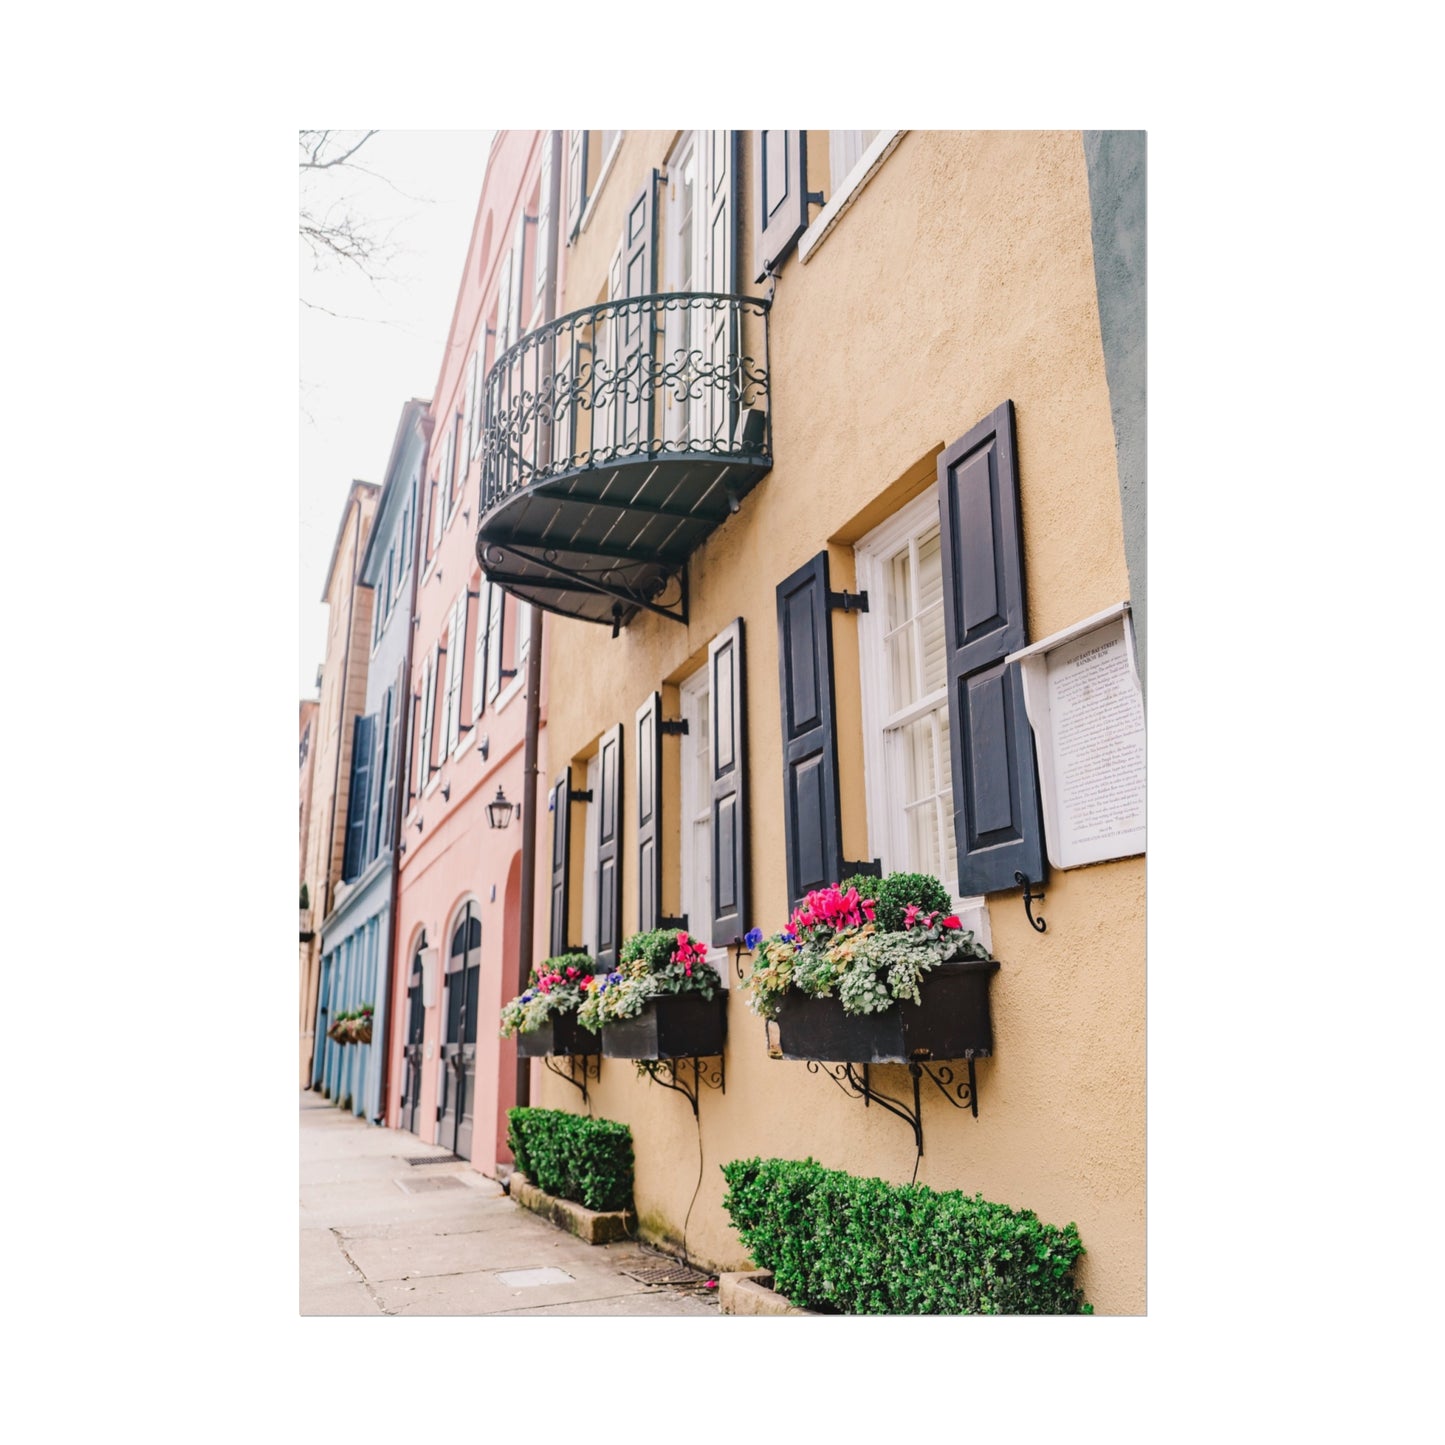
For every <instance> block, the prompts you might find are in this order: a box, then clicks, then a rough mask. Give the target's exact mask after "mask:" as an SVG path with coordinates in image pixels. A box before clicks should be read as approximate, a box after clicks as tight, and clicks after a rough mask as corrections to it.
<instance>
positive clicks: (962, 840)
mask: <svg viewBox="0 0 1445 1445" xmlns="http://www.w3.org/2000/svg"><path fill="white" fill-rule="evenodd" d="M938 505H939V518H940V522H941V525H942V543H943V618H944V629H945V635H946V637H947V642H948V681H949V694H948V705H949V712H950V717H949V722H950V731H951V733H952V738H953V742H952V753H953V757H952V764H953V808H954V827H955V830H956V832H957V837H958V891H959V894H960V896H962V897H967V896H969V895H970V894H979V893H995V892H999V891H1001V890H1003V889H1009V888H1015V887H1017V886H1018V885H1017V884H1016V882H1015V881H1014V873H1015V872H1016V871H1017V872H1020V873H1022V874H1024V876H1025V877H1027V878H1029V879H1031V880H1033V881H1036V882H1037V881H1040V880H1042V879H1043V877H1044V868H1045V864H1044V848H1043V825H1042V815H1041V812H1040V806H1039V791H1038V781H1037V775H1036V773H1035V767H1034V750H1033V739H1032V737H1031V735H1030V731H1029V724H1028V718H1027V717H1026V715H1025V713H1024V697H1023V678H1022V675H1021V674H1020V672H1019V669H1018V667H1017V666H1014V667H1010V668H1005V666H1004V662H1003V659H1004V658H1005V656H1007V655H1008V654H1009V653H1010V652H1016V651H1018V649H1019V648H1021V647H1024V646H1025V645H1026V644H1027V642H1028V617H1027V613H1026V610H1025V598H1024V559H1023V529H1022V526H1021V524H1020V514H1019V485H1018V448H1017V445H1016V443H1015V435H1014V411H1013V402H1011V401H1006V402H1004V404H1003V405H1002V406H1000V407H998V408H997V409H996V410H995V411H993V412H992V413H991V414H990V415H989V416H987V417H985V418H984V420H983V421H981V422H980V423H979V424H978V425H977V426H976V427H974V428H973V430H972V431H970V432H968V433H967V434H966V435H964V436H962V437H960V438H959V439H958V440H957V441H956V442H954V443H953V445H952V446H950V447H948V448H947V449H946V450H945V451H944V453H943V454H942V456H940V457H939V459H938Z"/></svg>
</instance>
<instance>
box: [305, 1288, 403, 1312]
mask: <svg viewBox="0 0 1445 1445" xmlns="http://www.w3.org/2000/svg"><path fill="white" fill-rule="evenodd" d="M301 1313H302V1314H303V1315H306V1316H312V1315H380V1314H384V1313H385V1311H384V1310H383V1309H382V1307H381V1305H380V1304H378V1303H377V1300H376V1297H375V1296H374V1295H373V1294H372V1292H371V1291H370V1290H369V1289H368V1288H367V1287H366V1284H365V1282H364V1281H360V1280H358V1281H357V1282H356V1283H355V1284H331V1285H323V1286H319V1287H317V1286H307V1285H305V1284H303V1285H302V1289H301Z"/></svg>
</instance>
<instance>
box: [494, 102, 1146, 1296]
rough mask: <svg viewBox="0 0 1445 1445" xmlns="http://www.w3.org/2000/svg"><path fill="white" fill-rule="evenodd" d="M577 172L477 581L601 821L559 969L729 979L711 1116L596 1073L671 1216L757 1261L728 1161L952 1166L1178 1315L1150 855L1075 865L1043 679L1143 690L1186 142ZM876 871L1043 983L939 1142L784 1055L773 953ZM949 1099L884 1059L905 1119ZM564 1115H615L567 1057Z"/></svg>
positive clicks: (705, 1093) (638, 140)
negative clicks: (495, 597)
mask: <svg viewBox="0 0 1445 1445" xmlns="http://www.w3.org/2000/svg"><path fill="white" fill-rule="evenodd" d="M560 149H561V153H562V157H563V175H562V194H563V197H564V202H565V203H564V205H563V207H562V210H563V212H564V225H563V230H562V234H561V241H562V243H563V244H562V246H561V255H560V258H559V271H560V275H561V281H562V285H563V304H562V305H561V307H560V311H561V312H562V313H565V314H564V316H563V318H562V320H561V321H559V322H558V323H556V324H554V325H552V326H549V327H543V328H541V329H540V330H539V331H538V332H536V333H534V334H533V336H532V338H531V343H530V344H529V343H528V339H527V338H525V337H524V338H523V343H522V345H521V346H520V347H519V348H515V349H514V351H513V352H511V353H508V355H507V356H506V357H503V358H502V360H501V361H500V362H499V364H498V366H497V367H496V368H494V369H493V371H492V373H491V374H490V376H489V382H488V386H489V391H488V395H489V406H490V407H491V410H490V411H489V417H490V419H491V422H492V426H491V429H490V430H489V432H488V435H487V441H486V446H487V448H488V455H489V457H490V458H491V461H492V466H491V470H490V471H485V470H484V479H483V496H482V511H481V513H480V516H479V521H480V531H479V538H478V555H479V556H480V557H481V559H482V562H483V567H484V569H485V570H486V571H487V573H488V575H489V576H490V577H491V578H492V579H493V580H494V581H497V582H498V583H499V585H501V586H503V587H505V588H506V589H507V590H509V591H511V592H512V593H513V594H514V595H517V596H522V597H526V598H527V599H528V600H530V601H532V602H534V603H536V604H537V605H539V606H542V607H543V608H545V609H547V610H548V611H550V612H552V613H553V614H554V615H553V616H552V618H551V619H550V621H549V655H548V667H549V677H550V707H549V714H548V739H549V746H548V752H549V756H550V758H551V774H552V776H551V783H552V785H553V794H552V802H551V812H552V817H551V819H550V820H549V819H546V818H544V819H543V820H542V826H543V827H544V829H547V830H548V833H549V835H550V836H553V837H557V836H558V834H557V833H556V832H555V831H554V830H555V829H556V827H557V824H558V822H559V814H560V815H561V818H560V821H562V822H565V823H566V824H567V826H568V829H569V831H567V832H564V833H562V834H561V835H560V842H561V843H562V844H563V845H565V846H563V847H562V849H561V852H560V853H559V854H558V855H557V856H556V857H555V858H554V868H553V877H552V885H553V887H552V897H551V920H552V926H551V929H550V939H549V936H548V935H549V930H548V929H547V928H539V935H540V937H539V942H538V946H537V949H536V953H537V956H538V958H540V957H543V956H545V955H546V954H547V953H548V952H550V951H556V948H557V946H558V945H559V944H572V943H577V944H582V945H583V946H585V947H586V948H587V949H588V950H589V951H590V952H593V953H594V954H599V955H602V956H610V955H609V954H608V950H609V949H615V948H616V946H617V944H618V942H619V941H620V940H621V939H625V938H626V937H627V936H628V935H630V934H631V933H633V932H635V931H637V930H638V928H639V926H641V925H643V924H646V925H647V926H655V925H657V924H658V923H660V922H662V921H665V920H668V919H680V918H682V917H686V918H687V919H688V926H689V928H690V930H691V931H692V932H693V933H694V934H695V935H697V936H700V937H703V938H706V939H710V940H711V942H712V943H713V945H714V957H715V959H716V961H717V966H718V968H719V970H720V971H721V972H722V974H723V976H724V978H725V980H726V981H727V983H728V985H729V990H730V995H729V1002H728V1010H727V1028H728V1034H727V1044H726V1048H725V1052H724V1054H723V1056H722V1057H721V1059H714V1060H712V1061H704V1062H703V1067H702V1072H703V1075H704V1078H703V1080H702V1081H701V1086H700V1087H696V1095H697V1110H696V1117H694V1111H693V1109H692V1108H691V1107H689V1102H688V1100H687V1098H685V1097H684V1096H682V1095H681V1094H679V1093H678V1092H675V1091H673V1090H669V1089H667V1088H663V1087H659V1086H658V1084H657V1083H656V1082H654V1081H653V1080H651V1079H649V1078H648V1077H646V1076H645V1075H639V1073H638V1071H637V1070H636V1069H635V1068H634V1067H633V1066H632V1065H631V1064H629V1063H626V1062H623V1061H620V1060H611V1059H608V1060H604V1061H603V1062H602V1065H601V1069H600V1074H599V1077H598V1078H597V1079H595V1080H593V1081H592V1082H591V1083H590V1085H589V1094H590V1102H591V1107H592V1109H593V1111H594V1112H595V1113H596V1114H598V1115H600V1116H603V1117H607V1118H612V1119H618V1120H623V1121H625V1122H627V1123H628V1124H629V1125H630V1126H631V1129H632V1133H633V1137H634V1141H635V1146H636V1151H637V1180H636V1198H637V1204H638V1210H639V1214H640V1219H641V1227H642V1231H643V1233H644V1235H645V1236H646V1237H648V1238H650V1239H652V1240H654V1241H657V1242H658V1243H661V1244H663V1245H664V1246H666V1247H669V1248H673V1249H680V1248H684V1247H685V1250H686V1253H687V1255H688V1256H689V1257H690V1258H691V1259H692V1260H694V1261H697V1262H703V1263H706V1264H707V1265H709V1266H710V1267H713V1268H739V1267H743V1266H744V1264H745V1262H746V1257H745V1253H744V1251H743V1249H742V1247H741V1246H740V1244H739V1242H738V1239H737V1237H736V1235H735V1233H734V1232H733V1230H732V1228H731V1225H730V1223H729V1221H728V1218H727V1216H726V1214H725V1213H724V1211H723V1209H722V1208H721V1198H722V1194H723V1180H722V1176H721V1173H720V1171H719V1166H720V1165H722V1164H723V1163H725V1162H726V1161H728V1160H730V1159H734V1158H739V1157H747V1156H752V1155H762V1156H765V1157H766V1156H781V1157H791V1158H802V1157H805V1156H809V1155H811V1156H812V1157H814V1158H816V1159H818V1160H820V1161H821V1162H822V1163H824V1164H826V1165H829V1166H832V1167H837V1168H843V1169H847V1170H850V1171H852V1172H854V1173H857V1174H867V1175H880V1176H882V1177H884V1178H886V1179H889V1180H893V1181H896V1182H906V1181H907V1180H909V1179H910V1178H911V1177H913V1176H914V1174H915V1169H916V1177H917V1179H918V1181H919V1182H920V1183H924V1184H928V1185H930V1186H932V1187H933V1188H936V1189H961V1190H964V1191H966V1192H968V1193H970V1194H971V1193H975V1192H977V1193H981V1194H983V1195H984V1196H985V1197H987V1198H989V1199H994V1200H999V1201H1002V1202H1005V1203H1008V1204H1011V1205H1013V1206H1016V1207H1020V1208H1029V1209H1032V1210H1034V1211H1036V1212H1037V1214H1038V1215H1039V1217H1040V1218H1042V1219H1044V1220H1046V1221H1049V1222H1052V1223H1057V1224H1064V1223H1067V1222H1069V1221H1071V1220H1072V1221H1074V1222H1075V1223H1077V1225H1078V1227H1079V1230H1080V1233H1081V1236H1082V1238H1083V1241H1084V1244H1085V1246H1086V1249H1087V1251H1088V1252H1087V1254H1086V1256H1085V1257H1084V1260H1083V1262H1082V1265H1081V1270H1080V1275H1079V1280H1080V1283H1081V1285H1082V1286H1083V1288H1084V1291H1085V1293H1086V1296H1087V1297H1088V1299H1089V1300H1090V1301H1091V1302H1092V1303H1093V1304H1094V1306H1095V1308H1096V1309H1097V1310H1098V1311H1099V1312H1101V1313H1112V1314H1131V1313H1142V1312H1143V1311H1144V1308H1145V1133H1144V1128H1145V928H1144V925H1145V905H1144V876H1145V866H1144V858H1143V856H1142V842H1137V840H1136V842H1135V843H1132V844H1130V845H1129V847H1128V849H1127V850H1126V851H1128V853H1129V856H1123V857H1109V858H1105V859H1104V860H1103V861H1098V862H1093V863H1089V864H1086V865H1083V866H1065V867H1060V866H1055V867H1052V868H1047V870H1046V864H1045V857H1046V855H1047V854H1050V853H1052V852H1054V851H1055V850H1054V848H1053V846H1052V844H1051V842H1050V840H1049V839H1046V837H1045V829H1044V825H1043V822H1042V813H1041V801H1040V781H1039V776H1038V768H1037V767H1036V764H1035V758H1034V748H1035V742H1034V739H1033V737H1032V735H1031V730H1030V726H1029V720H1028V717H1027V716H1026V715H1025V711H1024V707H1023V701H1022V683H1021V680H1020V679H1021V668H1020V665H1019V663H1018V661H1016V660H1015V661H1006V660H1005V659H1006V658H1011V657H1012V656H1013V655H1014V654H1016V653H1017V652H1020V651H1022V650H1024V649H1026V648H1028V647H1030V646H1033V645H1035V644H1037V643H1039V642H1040V641H1041V640H1045V639H1050V638H1052V637H1053V636H1054V635H1055V634H1060V633H1066V632H1068V631H1069V630H1071V629H1074V628H1076V626H1077V625H1078V624H1080V623H1081V622H1084V621H1085V620H1087V619H1095V618H1097V617H1098V616H1099V615H1100V614H1109V615H1110V617H1111V621H1110V622H1109V624H1108V625H1110V626H1115V627H1120V628H1123V629H1124V631H1123V634H1122V635H1123V636H1124V638H1125V641H1124V644H1123V645H1124V647H1125V648H1126V649H1130V654H1131V655H1130V661H1131V663H1132V664H1133V666H1132V668H1131V671H1132V674H1133V676H1134V678H1135V679H1136V682H1135V686H1136V687H1138V686H1140V684H1139V683H1138V681H1137V680H1138V679H1139V678H1141V677H1142V658H1135V657H1134V656H1133V652H1134V650H1136V649H1137V648H1138V646H1139V643H1138V642H1136V640H1135V639H1136V638H1137V639H1142V636H1143V616H1142V612H1143V482H1144V474H1143V451H1142V448H1143V421H1144V415H1143V400H1144V398H1143V314H1144V313H1143V215H1144V213H1143V137H1142V135H1141V134H1139V133H1127V132H1110V133H1080V132H1054V133H1044V132H1029V133H959V132H926V131H902V132H890V131H882V132H827V131H809V132H806V133H804V132H785V131H776V132H603V131H594V132H590V133H586V134H585V135H584V134H583V133H579V132H568V133H564V135H563V144H562V146H561V148H560ZM644 298H647V299H644ZM652 298H656V299H652ZM723 298H732V299H730V300H728V299H723ZM740 358H741V359H740ZM528 368H530V370H528ZM539 382H545V385H539V384H538V383H539ZM539 396H545V397H546V403H545V405H538V404H537V402H536V398H537V397H539ZM861 593H866V595H867V609H866V611H865V610H861V609H860V606H859V600H858V599H859V594H861ZM1125 603H1130V604H1132V607H1131V608H1123V607H1121V604H1125ZM662 722H669V723H674V724H676V723H682V722H685V723H686V725H687V728H686V731H685V732H683V731H680V730H679V729H677V728H675V727H674V728H672V729H668V730H663V729H660V728H659V727H658V724H659V723H662ZM1046 745H1047V744H1046V743H1041V744H1039V746H1046ZM1141 756H1142V755H1141ZM568 768H570V777H569V775H568V773H567V771H565V770H566V769H568ZM589 793H590V798H588V797H586V796H585V795H587V794H589ZM1060 806H1063V805H1062V804H1061V805H1060ZM1051 816H1052V815H1051ZM1061 816H1062V815H1061ZM549 821H550V823H551V828H548V823H549ZM1140 826H1142V819H1140ZM1104 851H1105V852H1107V851H1108V848H1107V845H1105V848H1104ZM874 862H876V864H877V866H878V867H880V868H881V869H882V871H883V872H885V873H887V872H893V871H898V870H910V871H921V872H928V873H933V874H935V875H937V876H939V877H940V878H942V879H943V880H944V882H945V883H946V884H947V885H948V887H949V889H950V890H951V891H952V892H953V893H954V894H955V897H956V903H957V908H958V910H959V912H960V914H961V916H963V917H964V918H965V921H966V922H970V923H971V924H972V926H973V927H975V929H976V930H977V931H978V932H979V934H980V935H981V936H982V937H983V938H984V940H985V941H986V942H987V943H988V944H989V946H990V947H991V948H992V951H993V953H994V956H995V957H996V958H998V959H999V960H1000V961H1001V965H1002V966H1001V969H1000V971H999V973H998V974H997V976H996V977H995V978H994V981H993V984H992V995H991V998H992V1013H993V1030H994V1050H993V1055H992V1057H990V1058H986V1059H982V1060H980V1061H978V1063H977V1067H976V1073H975V1076H974V1090H973V1093H972V1095H971V1097H970V1096H968V1095H967V1094H965V1093H964V1092H963V1091H962V1090H961V1089H959V1088H958V1087H957V1086H958V1085H959V1084H960V1083H961V1082H962V1081H963V1080H964V1079H965V1077H966V1076H965V1074H964V1068H963V1066H962V1065H956V1066H955V1067H954V1069H953V1071H952V1072H951V1073H950V1074H949V1075H948V1076H947V1079H946V1082H947V1084H948V1085H949V1087H948V1088H945V1087H944V1082H945V1080H944V1079H943V1078H942V1076H940V1075H939V1072H938V1071H937V1070H935V1071H934V1072H933V1073H932V1074H929V1075H927V1076H925V1077H924V1078H923V1080H922V1093H921V1095H920V1096H919V1098H920V1106H919V1111H918V1114H917V1124H918V1128H917V1129H916V1130H915V1128H914V1125H913V1123H911V1122H909V1121H908V1120H906V1119H904V1118H901V1117H899V1115H898V1114H897V1113H895V1112H892V1111H890V1110H889V1109H887V1108H885V1107H882V1106H881V1105H880V1104H879V1103H878V1102H877V1101H874V1102H872V1103H870V1104H869V1105H868V1106H867V1107H865V1102H864V1101H863V1100H861V1099H858V1098H855V1097H850V1096H848V1093H847V1091H846V1090H845V1089H844V1088H843V1087H841V1085H839V1086H835V1084H839V1081H838V1080H835V1079H830V1078H829V1077H827V1072H828V1071H827V1070H826V1069H822V1068H820V1069H817V1070H814V1069H813V1067H812V1066H811V1065H807V1064H804V1063H801V1062H790V1061H784V1060H780V1059H777V1058H774V1057H770V1053H769V1048H768V1042H767V1038H766V1036H765V1030H764V1026H763V1024H762V1022H761V1021H760V1020H759V1019H758V1018H757V1017H755V1016H754V1015H753V1014H752V1013H751V1012H750V1011H749V1009H748V1006H747V1000H746V997H745V995H744V994H743V993H742V991H741V990H740V988H739V971H738V961H737V958H736V948H735V947H733V946H732V945H733V943H734V940H735V939H738V938H740V937H741V936H742V935H743V934H744V933H746V932H747V930H748V929H750V928H752V927H754V926H757V927H760V928H762V929H763V930H764V931H765V932H768V933H771V932H772V931H774V930H775V929H777V928H779V927H781V926H782V925H783V924H784V923H785V922H786V920H787V918H788V915H789V912H790V908H791V904H792V901H793V899H794V898H796V897H798V896H799V895H800V893H801V892H802V891H804V890H805V889H806V888H807V887H811V886H816V885H818V884H822V883H826V882H833V881H838V880H839V879H841V878H843V877H846V876H848V875H849V874H851V873H854V872H856V871H858V868H857V866H856V865H857V864H859V863H863V864H872V863H874ZM1016 872H1018V873H1020V874H1022V875H1023V876H1025V877H1026V878H1027V879H1028V880H1029V881H1030V884H1031V886H1032V891H1033V892H1034V893H1038V892H1040V891H1042V892H1043V893H1044V894H1045V895H1046V896H1045V898H1044V901H1043V902H1042V903H1039V902H1031V903H1030V909H1031V911H1032V913H1033V914H1034V916H1038V915H1039V914H1042V916H1043V917H1044V918H1045V919H1046V920H1047V927H1046V930H1045V931H1043V932H1040V931H1038V930H1037V929H1036V928H1035V927H1034V926H1032V925H1031V920H1030V917H1029V916H1028V914H1027V911H1026V908H1025V903H1024V900H1023V897H1022V889H1021V888H1020V887H1019V886H1017V884H1016V883H1015V881H1014V875H1015V873H1016ZM742 966H743V970H744V971H745V970H746V966H747V961H746V959H744V960H743V965H742ZM679 1072H680V1074H681V1075H682V1076H683V1079H682V1081H683V1082H689V1081H691V1073H690V1066H687V1065H683V1066H681V1067H680V1070H679ZM913 1084H914V1080H912V1079H910V1076H909V1071H908V1070H907V1069H906V1068H905V1067H904V1066H902V1065H879V1066H875V1067H874V1069H873V1070H872V1073H871V1078H870V1088H872V1089H875V1090H877V1091H878V1092H880V1093H882V1094H884V1095H886V1096H887V1097H889V1098H891V1099H893V1100H895V1101H899V1102H901V1103H902V1105H903V1106H904V1112H905V1113H907V1112H910V1111H911V1110H912V1108H913V1098H914V1095H913V1092H912V1090H913ZM532 1098H533V1102H534V1103H541V1104H545V1105H547V1106H549V1107H557V1108H569V1109H578V1108H582V1107H583V1105H582V1101H581V1098H580V1096H579V1094H578V1093H577V1092H576V1091H575V1090H573V1089H571V1088H569V1087H568V1086H567V1085H566V1084H564V1083H563V1082H561V1081H559V1080H557V1079H556V1078H555V1077H553V1075H551V1074H550V1073H547V1072H545V1071H543V1070H541V1069H540V1068H537V1069H536V1070H535V1073H534V1080H533V1089H532ZM960 1101H963V1102H966V1103H968V1104H970V1105H971V1104H976V1105H977V1110H978V1112H977V1115H976V1117H975V1115H974V1113H973V1112H972V1108H971V1107H959V1104H960ZM920 1142H921V1145H922V1152H921V1154H920V1152H919V1145H920Z"/></svg>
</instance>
